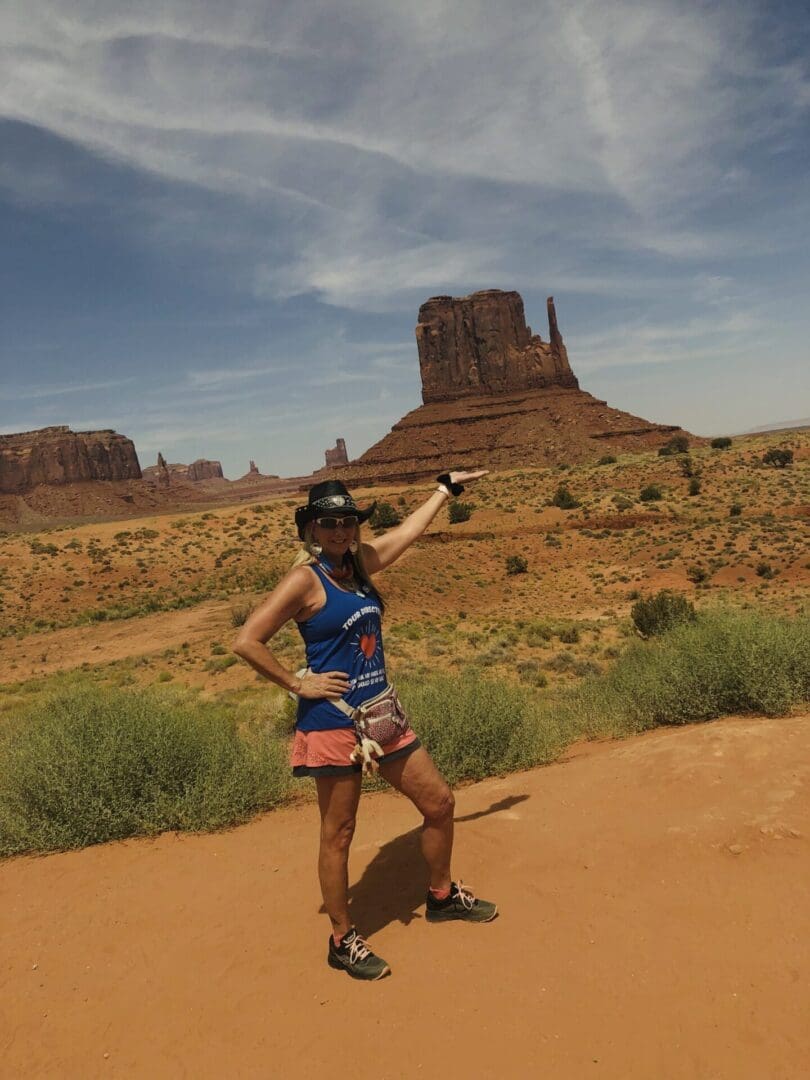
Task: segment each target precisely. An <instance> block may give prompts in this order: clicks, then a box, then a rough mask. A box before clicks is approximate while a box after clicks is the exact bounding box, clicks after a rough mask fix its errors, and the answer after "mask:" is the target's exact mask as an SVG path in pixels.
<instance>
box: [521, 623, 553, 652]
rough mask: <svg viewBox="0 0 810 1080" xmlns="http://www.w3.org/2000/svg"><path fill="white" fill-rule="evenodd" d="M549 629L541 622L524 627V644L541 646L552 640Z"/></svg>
mask: <svg viewBox="0 0 810 1080" xmlns="http://www.w3.org/2000/svg"><path fill="white" fill-rule="evenodd" d="M552 636H553V635H552V632H551V627H549V626H548V625H546V623H542V622H533V623H530V624H529V625H528V626H527V627H526V644H527V645H531V646H533V647H536V646H543V645H545V644H546V642H548V641H551V638H552Z"/></svg>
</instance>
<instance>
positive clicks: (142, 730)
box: [0, 679, 290, 855]
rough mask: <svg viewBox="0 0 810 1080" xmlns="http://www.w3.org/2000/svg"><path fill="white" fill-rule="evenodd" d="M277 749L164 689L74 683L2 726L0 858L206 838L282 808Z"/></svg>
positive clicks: (284, 777) (272, 741)
mask: <svg viewBox="0 0 810 1080" xmlns="http://www.w3.org/2000/svg"><path fill="white" fill-rule="evenodd" d="M289 787H290V779H289V769H288V766H287V752H286V746H285V744H284V743H283V742H282V741H280V740H279V739H278V738H277V737H276V736H275V735H273V733H272V732H271V731H270V730H269V729H268V728H267V727H266V726H261V725H259V724H253V725H248V726H244V725H243V726H242V727H237V724H236V721H235V718H234V716H233V714H232V713H230V712H229V711H228V710H227V709H226V708H225V707H223V706H221V705H216V704H213V703H211V702H206V701H202V700H200V699H199V698H198V697H196V695H192V694H190V693H188V692H182V691H179V690H172V689H171V688H169V687H165V686H163V687H157V686H155V687H151V688H148V689H138V690H124V689H115V688H110V687H106V688H105V687H100V686H97V685H96V684H95V683H93V682H90V681H88V680H86V679H85V680H82V679H76V680H72V681H71V683H70V685H69V686H68V687H67V688H63V689H61V690H60V691H59V692H57V693H56V694H54V695H52V696H49V697H46V698H45V699H44V700H42V701H40V702H39V703H36V704H34V705H33V706H32V707H31V708H30V709H28V710H27V711H25V712H21V713H18V714H17V715H15V716H13V717H12V718H11V719H10V720H9V719H6V720H4V727H3V729H2V736H1V737H0V854H2V855H12V854H16V853H19V852H25V851H56V850H64V849H68V848H78V847H84V846H86V845H88V844H98V843H103V842H104V841H106V840H117V839H122V838H123V837H126V836H138V835H148V834H153V833H158V832H161V831H163V830H165V829H185V830H201V829H215V828H218V827H220V826H223V825H230V824H233V823H235V822H238V821H244V820H246V819H247V818H248V817H250V815H251V814H253V813H254V812H255V811H257V810H261V809H266V808H268V807H271V806H275V805H277V804H278V803H280V802H282V801H283V800H284V799H285V798H286V796H287V793H288V790H289Z"/></svg>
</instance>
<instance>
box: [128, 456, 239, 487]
mask: <svg viewBox="0 0 810 1080" xmlns="http://www.w3.org/2000/svg"><path fill="white" fill-rule="evenodd" d="M143 478H144V480H150V479H152V480H157V481H158V483H159V484H169V483H171V482H172V481H173V480H176V479H179V480H189V481H190V482H191V483H195V484H196V483H199V482H200V481H201V480H224V479H225V477H224V474H223V472H222V463H221V462H219V461H209V460H208V459H207V458H197V460H196V461H192V463H191V464H190V465H182V464H173V463H172V464H167V463H166V460H165V458H164V457H163V454H158V460H157V465H150V466H149V467H148V468H146V469H144V470H143Z"/></svg>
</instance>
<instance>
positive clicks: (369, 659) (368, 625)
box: [295, 564, 387, 731]
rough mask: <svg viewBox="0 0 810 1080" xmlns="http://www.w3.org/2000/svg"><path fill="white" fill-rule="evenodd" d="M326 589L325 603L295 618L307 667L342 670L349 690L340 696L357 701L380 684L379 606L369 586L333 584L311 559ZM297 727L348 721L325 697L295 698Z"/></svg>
mask: <svg viewBox="0 0 810 1080" xmlns="http://www.w3.org/2000/svg"><path fill="white" fill-rule="evenodd" d="M312 570H314V571H315V573H316V574H317V576H318V578H319V580H320V581H321V583H322V585H323V587H324V591H325V592H326V603H325V604H324V606H323V607H322V608H321V610H320V611H318V612H316V613H315V614H314V615H313V616H312V617H311V618H309V619H307V620H306V621H305V622H302V623H298V629H299V631H300V633H301V637H302V638H303V639H304V645H305V646H306V653H307V667H309V668H310V669H311V670H312V671H314V672H316V673H318V674H320V673H321V672H324V671H345V672H346V674H347V675H348V677H349V691H348V693H347V694H345V695H344V698H343V699H344V701H347V702H348V703H349V705H352V706H355V707H356V706H358V705H362V703H363V702H364V701H368V699H369V698H372V697H374V696H375V695H376V694H379V692H380V691H381V690H384V689H385V685H386V681H387V680H386V676H385V656H384V653H383V640H382V624H381V618H382V611H381V609H380V604H379V601H378V600H377V597H376V596H375V595H374V592H373V591H371V592H369V593H368V594H365V593H363V594H359V593H356V592H349V591H348V589H342V588H339V587H338V586H337V585H335V584H334V582H332V581H331V580H330V579H329V577H328V576H327V575H326V574H325V573H324V571H323V570H322V569H321V567H320V566H318V565H316V564H313V565H312ZM295 726H296V727H297V728H298V729H299V731H327V730H329V729H331V728H342V727H352V721H351V720H350V719H349V718H348V717H347V716H345V715H344V714H343V713H342V712H341V711H340V709H338V708H336V707H335V706H334V705H333V704H332V703H331V702H330V701H327V700H326V698H317V699H314V700H312V699H309V698H299V699H298V717H297V720H296V725H295Z"/></svg>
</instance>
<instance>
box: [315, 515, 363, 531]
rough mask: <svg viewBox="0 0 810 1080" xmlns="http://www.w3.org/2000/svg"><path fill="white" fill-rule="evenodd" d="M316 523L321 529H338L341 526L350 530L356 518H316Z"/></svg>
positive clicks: (355, 522)
mask: <svg viewBox="0 0 810 1080" xmlns="http://www.w3.org/2000/svg"><path fill="white" fill-rule="evenodd" d="M316 521H317V522H318V524H319V525H320V527H321V528H322V529H339V528H340V527H341V526H343V528H344V529H352V528H354V526H355V525H356V524H357V518H356V517H355V516H354V515H353V514H350V515H349V516H348V517H321V518H316Z"/></svg>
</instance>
